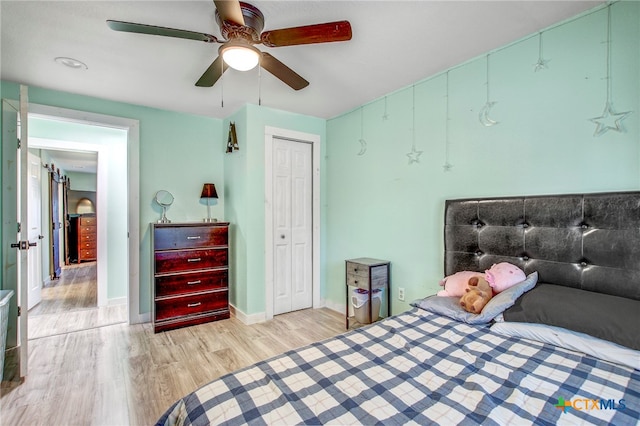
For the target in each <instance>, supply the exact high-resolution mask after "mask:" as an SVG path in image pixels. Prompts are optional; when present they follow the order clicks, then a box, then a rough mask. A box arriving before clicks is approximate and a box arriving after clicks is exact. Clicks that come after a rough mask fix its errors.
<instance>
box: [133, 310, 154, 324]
mask: <svg viewBox="0 0 640 426" xmlns="http://www.w3.org/2000/svg"><path fill="white" fill-rule="evenodd" d="M145 322H151V312H147V313H146V314H140V315H138V317H137V318H131V323H130V324H143V323H145Z"/></svg>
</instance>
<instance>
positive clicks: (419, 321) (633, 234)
mask: <svg viewBox="0 0 640 426" xmlns="http://www.w3.org/2000/svg"><path fill="white" fill-rule="evenodd" d="M444 242H445V253H444V260H445V274H446V275H449V274H452V273H454V272H457V271H461V270H474V271H484V270H485V269H488V268H489V267H490V266H491V265H492V264H494V263H498V262H503V261H506V262H510V263H513V264H515V265H517V266H519V267H520V268H521V269H522V270H523V271H524V272H525V273H526V275H527V278H526V279H525V280H524V281H523V282H522V283H519V284H517V285H516V286H514V287H512V288H510V289H509V290H507V291H505V292H503V293H500V294H499V295H498V296H496V297H494V298H493V299H492V300H491V302H489V304H488V305H487V306H486V307H485V308H484V309H483V311H482V313H481V314H479V315H474V314H468V313H465V312H464V311H462V310H461V309H459V305H458V304H457V303H456V302H457V301H456V300H455V298H447V297H437V296H428V297H425V298H424V299H421V300H417V301H415V302H414V303H412V306H413V307H412V309H410V310H408V311H407V312H403V313H401V314H398V315H394V316H391V317H389V318H386V319H384V320H382V321H379V322H377V323H375V324H372V325H370V326H367V327H363V328H360V329H357V330H353V331H350V332H347V333H345V334H343V335H339V336H336V337H334V338H332V339H329V340H325V341H322V342H318V343H315V344H312V345H309V346H306V347H303V348H300V349H297V350H293V351H289V352H287V353H285V354H282V355H279V356H277V357H274V358H271V359H268V360H266V361H263V362H260V363H257V364H255V365H253V366H250V367H247V368H244V369H242V370H239V371H237V372H235V373H232V374H228V375H225V376H223V377H220V378H219V379H216V380H214V381H212V382H210V383H209V384H207V385H205V386H203V387H201V388H200V389H198V390H196V391H194V392H193V393H191V394H189V395H186V396H185V397H184V398H181V399H180V400H178V401H177V402H176V403H175V404H174V405H173V406H172V407H170V408H169V409H168V410H167V411H166V413H165V414H164V415H163V416H162V417H161V418H160V419H159V420H158V424H161V425H183V424H186V425H190V424H194V425H198V424H201V425H204V424H230V425H235V424H366V425H370V424H371V425H373V424H385V425H387V424H419V425H424V424H446V425H448V424H483V425H485V424H487V425H502V424H539V425H546V424H615V425H627V424H629V425H630V424H633V425H635V424H638V419H639V418H640V331H639V329H640V192H614V193H598V194H563V195H548V196H524V197H503V198H484V199H464V200H448V201H446V203H445V224H444Z"/></svg>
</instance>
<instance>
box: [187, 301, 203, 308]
mask: <svg viewBox="0 0 640 426" xmlns="http://www.w3.org/2000/svg"><path fill="white" fill-rule="evenodd" d="M200 305H202V302H198V303H188V304H187V307H188V308H195V307H196V306H200Z"/></svg>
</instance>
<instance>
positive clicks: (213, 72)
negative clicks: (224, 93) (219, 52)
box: [196, 56, 229, 87]
mask: <svg viewBox="0 0 640 426" xmlns="http://www.w3.org/2000/svg"><path fill="white" fill-rule="evenodd" d="M227 68H229V65H227V64H226V63H225V62H224V61H223V60H222V57H220V56H218V57H217V58H216V60H215V61H213V63H212V64H211V65H209V68H207V70H206V71H205V72H204V74H202V77H200V80H198V81H197V82H196V86H198V87H211V86H213V85H214V84H216V81H218V79H219V78H220V77H222V74H223V73H224V72H225V71H226V70H227Z"/></svg>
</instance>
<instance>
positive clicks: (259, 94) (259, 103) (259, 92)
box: [258, 65, 262, 105]
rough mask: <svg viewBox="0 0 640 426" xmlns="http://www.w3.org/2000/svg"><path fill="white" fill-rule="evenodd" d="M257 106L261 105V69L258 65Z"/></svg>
mask: <svg viewBox="0 0 640 426" xmlns="http://www.w3.org/2000/svg"><path fill="white" fill-rule="evenodd" d="M258 105H262V67H261V66H260V65H258Z"/></svg>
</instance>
